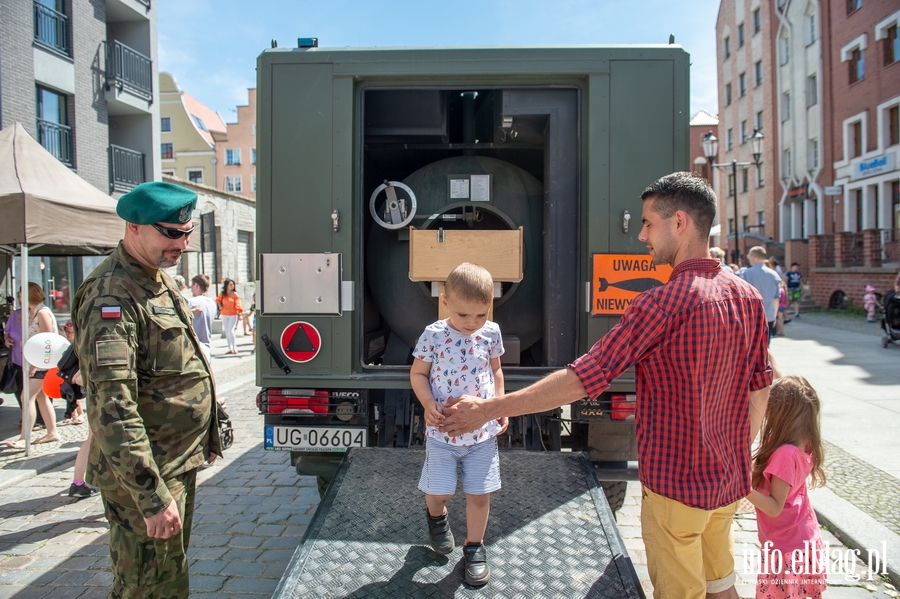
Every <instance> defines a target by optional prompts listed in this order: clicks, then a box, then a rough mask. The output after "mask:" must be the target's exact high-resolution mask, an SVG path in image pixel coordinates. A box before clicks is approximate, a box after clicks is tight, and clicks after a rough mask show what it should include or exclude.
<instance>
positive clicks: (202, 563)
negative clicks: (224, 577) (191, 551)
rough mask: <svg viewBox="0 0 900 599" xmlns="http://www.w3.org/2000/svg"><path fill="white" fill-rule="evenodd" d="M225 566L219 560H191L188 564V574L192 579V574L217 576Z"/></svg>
mask: <svg viewBox="0 0 900 599" xmlns="http://www.w3.org/2000/svg"><path fill="white" fill-rule="evenodd" d="M226 565H227V564H226V563H225V562H223V561H220V560H213V559H202V560H197V559H192V560H191V563H190V574H191V578H193V576H194V574H218V573H219V572H221V571H222V568H224V567H225V566H226Z"/></svg>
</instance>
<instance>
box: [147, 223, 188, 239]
mask: <svg viewBox="0 0 900 599" xmlns="http://www.w3.org/2000/svg"><path fill="white" fill-rule="evenodd" d="M150 226H151V227H153V228H154V229H156V230H157V231H159V234H160V235H162V236H163V237H168V238H169V239H181V238H182V237H185V236H187V235H190V234H191V233H193V231H194V229H196V227H191V228H190V229H174V228H171V227H161V226H159V225H157V224H156V223H153V224H151V225H150Z"/></svg>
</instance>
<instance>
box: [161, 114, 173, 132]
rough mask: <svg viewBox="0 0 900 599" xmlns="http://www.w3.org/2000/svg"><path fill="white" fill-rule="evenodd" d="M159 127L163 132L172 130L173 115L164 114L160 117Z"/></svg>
mask: <svg viewBox="0 0 900 599" xmlns="http://www.w3.org/2000/svg"><path fill="white" fill-rule="evenodd" d="M159 129H160V131H162V132H163V133H168V132H169V131H171V130H172V117H168V116H163V117H160V118H159Z"/></svg>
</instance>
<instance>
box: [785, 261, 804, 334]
mask: <svg viewBox="0 0 900 599" xmlns="http://www.w3.org/2000/svg"><path fill="white" fill-rule="evenodd" d="M784 278H785V280H786V281H787V296H788V307H790V306H794V318H800V298H801V297H802V296H803V287H802V286H801V285H802V281H803V273H801V272H800V264H799V263H798V262H792V263H791V269H790V270H789V271H787V272H786V273H784ZM785 322H790V319H788V320H785Z"/></svg>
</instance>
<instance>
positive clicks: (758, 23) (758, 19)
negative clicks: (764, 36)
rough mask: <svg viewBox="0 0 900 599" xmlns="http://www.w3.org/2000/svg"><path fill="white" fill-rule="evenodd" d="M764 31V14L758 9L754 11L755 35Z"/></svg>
mask: <svg viewBox="0 0 900 599" xmlns="http://www.w3.org/2000/svg"><path fill="white" fill-rule="evenodd" d="M760 31H762V13H761V12H760V10H759V9H758V8H756V9H754V10H753V35H756V34H757V33H759V32H760Z"/></svg>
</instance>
